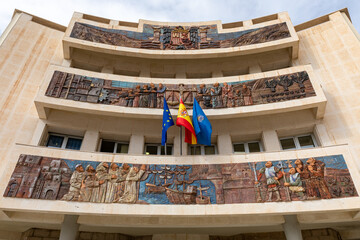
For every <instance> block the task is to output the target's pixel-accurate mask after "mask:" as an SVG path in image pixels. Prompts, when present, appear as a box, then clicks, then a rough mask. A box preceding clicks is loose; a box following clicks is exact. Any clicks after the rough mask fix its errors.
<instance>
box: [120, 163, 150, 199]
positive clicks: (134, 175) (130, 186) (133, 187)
mask: <svg viewBox="0 0 360 240" xmlns="http://www.w3.org/2000/svg"><path fill="white" fill-rule="evenodd" d="M145 169H146V166H145V165H142V166H141V168H140V170H139V169H138V168H137V167H132V168H130V170H129V173H128V174H127V176H126V180H125V189H124V193H123V195H122V196H121V197H120V198H119V200H118V202H119V203H135V202H136V200H137V196H138V189H137V182H138V181H139V180H140V178H141V177H142V175H143V174H144V172H145Z"/></svg>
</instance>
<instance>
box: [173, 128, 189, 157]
mask: <svg viewBox="0 0 360 240" xmlns="http://www.w3.org/2000/svg"><path fill="white" fill-rule="evenodd" d="M182 131H183V132H182V139H181V140H180V130H178V134H177V135H175V138H174V155H175V156H180V141H182V155H183V156H184V155H187V148H188V144H187V143H186V142H184V139H185V130H184V127H182Z"/></svg>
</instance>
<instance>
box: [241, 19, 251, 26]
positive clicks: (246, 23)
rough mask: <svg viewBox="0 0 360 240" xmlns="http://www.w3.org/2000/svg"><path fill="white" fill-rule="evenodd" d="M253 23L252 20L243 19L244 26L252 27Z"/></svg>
mask: <svg viewBox="0 0 360 240" xmlns="http://www.w3.org/2000/svg"><path fill="white" fill-rule="evenodd" d="M252 25H253V22H252V20H246V21H243V26H244V27H250V26H252Z"/></svg>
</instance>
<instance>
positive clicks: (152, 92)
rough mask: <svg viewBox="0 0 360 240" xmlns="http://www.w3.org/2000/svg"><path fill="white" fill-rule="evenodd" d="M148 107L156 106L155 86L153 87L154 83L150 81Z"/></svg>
mask: <svg viewBox="0 0 360 240" xmlns="http://www.w3.org/2000/svg"><path fill="white" fill-rule="evenodd" d="M149 92H150V93H149V107H150V108H156V105H157V99H156V97H157V88H156V87H155V85H154V84H153V83H150V88H149Z"/></svg>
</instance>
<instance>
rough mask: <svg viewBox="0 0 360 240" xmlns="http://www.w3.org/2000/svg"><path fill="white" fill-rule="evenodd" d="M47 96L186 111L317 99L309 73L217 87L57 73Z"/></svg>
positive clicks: (215, 85) (214, 85) (53, 77)
mask: <svg viewBox="0 0 360 240" xmlns="http://www.w3.org/2000/svg"><path fill="white" fill-rule="evenodd" d="M45 95H46V96H49V97H55V98H63V99H69V100H74V101H81V102H90V103H100V104H108V105H116V106H123V107H140V108H163V104H164V99H166V102H167V103H168V105H169V107H170V108H177V107H178V104H179V102H180V97H181V98H182V99H183V101H184V103H185V105H186V106H187V107H191V106H192V104H193V101H194V100H193V99H194V98H196V100H197V101H198V102H199V104H200V105H201V107H202V108H208V109H210V108H213V109H216V108H232V107H242V106H249V105H259V104H266V103H274V102H283V101H289V100H293V99H300V98H306V97H311V96H315V95H316V94H315V91H314V89H313V86H312V84H311V81H310V79H309V75H308V74H307V72H306V71H302V72H296V73H291V74H286V75H280V76H276V77H270V78H261V79H256V80H249V81H239V82H229V83H221V84H219V83H214V84H186V85H185V84H162V83H159V84H153V83H134V82H123V81H112V80H106V79H101V78H93V77H87V76H82V75H78V74H72V73H66V72H60V71H55V72H54V74H53V76H52V79H51V81H50V84H49V86H48V89H47V91H46V93H45Z"/></svg>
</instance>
